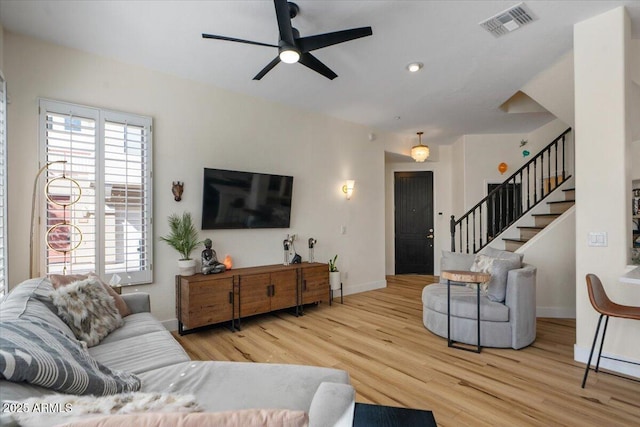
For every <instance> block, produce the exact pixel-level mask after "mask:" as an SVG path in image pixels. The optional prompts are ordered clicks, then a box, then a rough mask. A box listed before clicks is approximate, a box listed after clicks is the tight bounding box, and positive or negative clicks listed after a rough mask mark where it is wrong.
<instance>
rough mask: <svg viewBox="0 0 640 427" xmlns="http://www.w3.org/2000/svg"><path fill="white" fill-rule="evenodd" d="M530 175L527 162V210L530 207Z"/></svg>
mask: <svg viewBox="0 0 640 427" xmlns="http://www.w3.org/2000/svg"><path fill="white" fill-rule="evenodd" d="M529 193H531V177H530V176H529V163H527V210H529V209H531V197H530V194H529Z"/></svg>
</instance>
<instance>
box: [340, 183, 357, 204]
mask: <svg viewBox="0 0 640 427" xmlns="http://www.w3.org/2000/svg"><path fill="white" fill-rule="evenodd" d="M355 184H356V182H355V181H354V180H353V179H348V180H346V181H345V184H344V185H343V186H342V192H343V193H344V194H346V195H347V200H351V195H352V194H353V187H354V186H355Z"/></svg>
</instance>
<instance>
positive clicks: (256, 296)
mask: <svg viewBox="0 0 640 427" xmlns="http://www.w3.org/2000/svg"><path fill="white" fill-rule="evenodd" d="M269 276H270V275H269V274H268V273H265V274H252V275H244V274H243V275H241V276H239V281H240V317H247V316H253V315H254V314H260V313H266V312H268V311H270V310H271V302H270V294H271V292H270V290H269V285H271V281H270V277H269Z"/></svg>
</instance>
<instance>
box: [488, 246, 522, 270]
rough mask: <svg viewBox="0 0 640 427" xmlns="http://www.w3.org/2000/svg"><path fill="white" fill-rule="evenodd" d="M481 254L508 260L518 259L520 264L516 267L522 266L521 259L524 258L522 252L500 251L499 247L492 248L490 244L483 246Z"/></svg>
mask: <svg viewBox="0 0 640 427" xmlns="http://www.w3.org/2000/svg"><path fill="white" fill-rule="evenodd" d="M482 254H483V255H487V256H490V257H491V258H498V259H510V260H515V261H519V262H520V265H519V266H518V268H520V267H522V260H523V258H524V254H517V253H515V252H509V251H502V250H500V249H495V248H492V247H491V246H487V247H486V248H484V249H483V250H482Z"/></svg>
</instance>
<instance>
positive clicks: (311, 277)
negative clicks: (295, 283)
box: [302, 265, 329, 304]
mask: <svg viewBox="0 0 640 427" xmlns="http://www.w3.org/2000/svg"><path fill="white" fill-rule="evenodd" d="M319 301H327V302H328V301H329V269H328V267H327V266H326V265H320V266H317V267H308V268H304V269H302V304H311V303H314V302H319Z"/></svg>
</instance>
